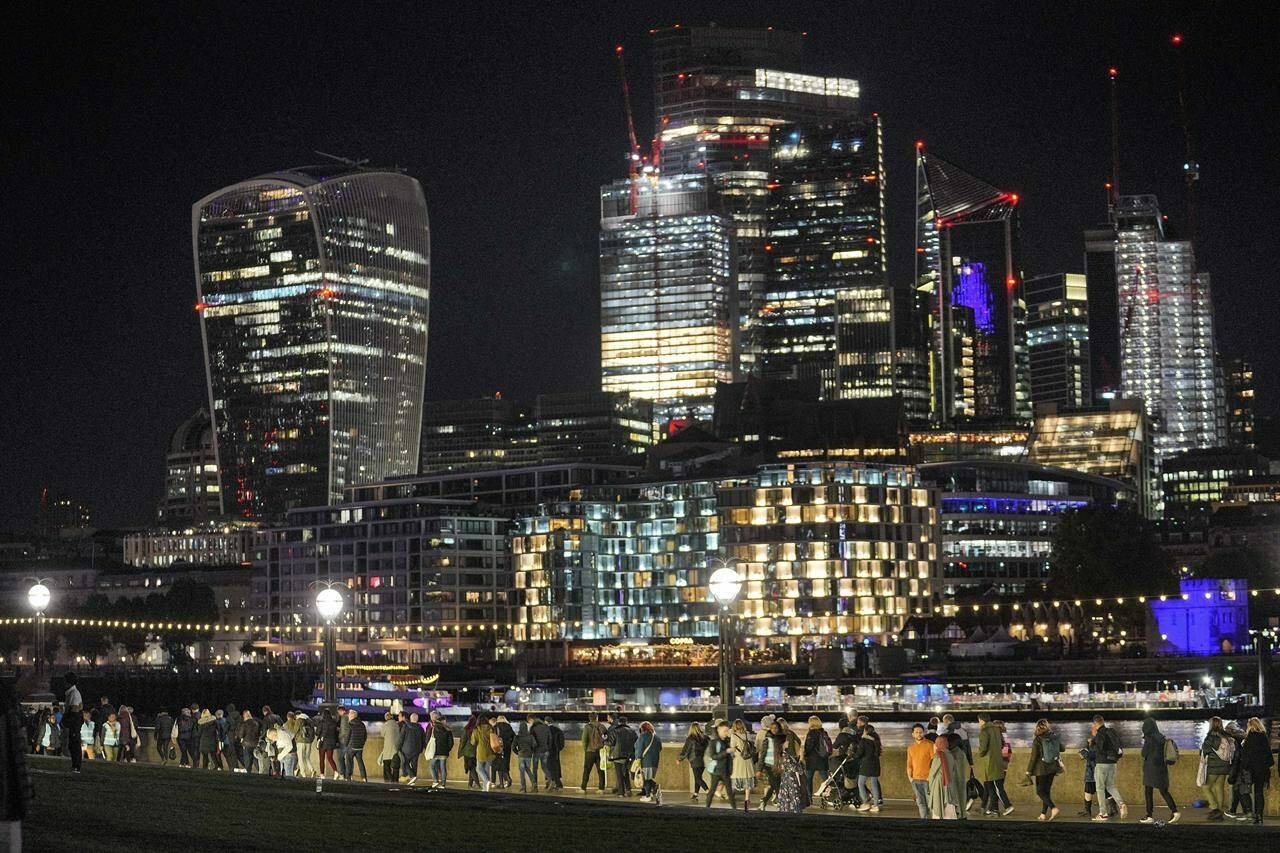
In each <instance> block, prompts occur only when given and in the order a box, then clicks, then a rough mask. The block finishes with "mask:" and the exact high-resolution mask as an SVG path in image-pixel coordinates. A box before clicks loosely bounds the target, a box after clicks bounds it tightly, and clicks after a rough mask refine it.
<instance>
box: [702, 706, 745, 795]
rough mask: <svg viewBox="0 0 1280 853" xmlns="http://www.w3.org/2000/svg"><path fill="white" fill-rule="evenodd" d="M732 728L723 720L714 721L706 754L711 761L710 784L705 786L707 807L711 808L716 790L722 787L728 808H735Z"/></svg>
mask: <svg viewBox="0 0 1280 853" xmlns="http://www.w3.org/2000/svg"><path fill="white" fill-rule="evenodd" d="M731 734H732V730H731V729H730V728H729V724H728V723H726V722H725V721H724V720H720V721H719V722H717V723H716V728H715V732H714V734H713V735H712V737H711V738H710V739H709V740H710V750H709V751H708V756H709V757H710V761H711V785H710V787H708V788H707V808H711V803H712V801H714V800H715V798H716V790H717V789H718V788H720V787H721V786H723V787H724V790H725V793H726V794H727V795H728V797H729V808H731V809H737V808H738V801H737V796H736V794H735V793H734V790H733V740H732V738H731Z"/></svg>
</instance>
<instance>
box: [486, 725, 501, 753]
mask: <svg viewBox="0 0 1280 853" xmlns="http://www.w3.org/2000/svg"><path fill="white" fill-rule="evenodd" d="M489 749H491V750H493V752H494V753H495V754H497V755H501V754H502V735H500V734H498V733H497V732H495V731H494V730H493V729H490V730H489Z"/></svg>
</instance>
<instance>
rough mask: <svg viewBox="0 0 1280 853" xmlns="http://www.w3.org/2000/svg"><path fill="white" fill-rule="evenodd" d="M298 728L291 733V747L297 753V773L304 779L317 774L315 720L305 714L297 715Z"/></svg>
mask: <svg viewBox="0 0 1280 853" xmlns="http://www.w3.org/2000/svg"><path fill="white" fill-rule="evenodd" d="M297 722H298V729H297V731H296V732H295V733H294V735H293V748H294V750H295V751H296V752H297V753H298V775H299V776H301V777H302V778H304V779H311V778H313V777H315V776H318V775H319V773H318V772H317V771H316V737H317V734H318V733H317V732H316V722H315V720H313V719H311V717H310V716H308V715H307V714H303V713H299V714H298V716H297Z"/></svg>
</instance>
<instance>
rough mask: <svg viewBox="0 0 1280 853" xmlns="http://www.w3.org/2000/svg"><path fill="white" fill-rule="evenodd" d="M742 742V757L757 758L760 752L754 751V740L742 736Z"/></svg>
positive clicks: (749, 759)
mask: <svg viewBox="0 0 1280 853" xmlns="http://www.w3.org/2000/svg"><path fill="white" fill-rule="evenodd" d="M743 743H744V744H745V746H744V748H743V750H742V757H743V758H745V759H746V760H747V761H755V760H756V759H757V758H759V756H760V753H759V752H757V751H756V742H755V741H753V740H752V739H751V738H749V737H748V738H743Z"/></svg>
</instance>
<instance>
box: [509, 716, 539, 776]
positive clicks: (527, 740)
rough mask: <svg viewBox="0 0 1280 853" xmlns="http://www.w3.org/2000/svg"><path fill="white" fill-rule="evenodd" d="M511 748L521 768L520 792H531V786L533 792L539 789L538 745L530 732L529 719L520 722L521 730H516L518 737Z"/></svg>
mask: <svg viewBox="0 0 1280 853" xmlns="http://www.w3.org/2000/svg"><path fill="white" fill-rule="evenodd" d="M511 748H512V749H513V750H514V751H515V754H516V764H517V765H518V766H519V769H520V793H522V794H527V793H529V789H530V787H532V789H533V792H534V793H537V791H538V771H537V765H536V763H535V762H537V760H538V759H537V757H536V750H537V745H536V744H535V743H534V740H533V735H531V734H529V721H528V720H524V721H522V722H521V723H520V731H518V732H516V739H515V740H514V741H513V742H512V744H511Z"/></svg>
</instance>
